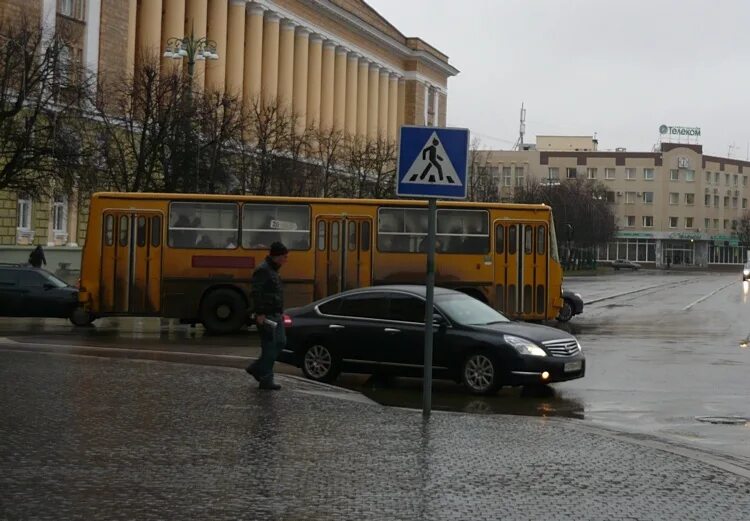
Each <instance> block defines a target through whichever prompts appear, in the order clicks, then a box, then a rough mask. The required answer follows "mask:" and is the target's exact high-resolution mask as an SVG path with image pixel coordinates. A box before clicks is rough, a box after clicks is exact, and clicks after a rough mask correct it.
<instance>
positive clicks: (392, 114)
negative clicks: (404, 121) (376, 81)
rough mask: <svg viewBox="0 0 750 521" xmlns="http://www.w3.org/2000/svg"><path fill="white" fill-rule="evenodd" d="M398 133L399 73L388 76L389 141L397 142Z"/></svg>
mask: <svg viewBox="0 0 750 521" xmlns="http://www.w3.org/2000/svg"><path fill="white" fill-rule="evenodd" d="M397 133H398V75H397V74H391V75H390V76H389V77H388V141H390V142H391V143H393V142H395V141H396V139H397V137H396V134H397Z"/></svg>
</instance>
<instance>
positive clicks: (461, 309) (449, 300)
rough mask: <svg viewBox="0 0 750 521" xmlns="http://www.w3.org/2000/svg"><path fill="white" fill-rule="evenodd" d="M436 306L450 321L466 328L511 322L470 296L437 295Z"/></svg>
mask: <svg viewBox="0 0 750 521" xmlns="http://www.w3.org/2000/svg"><path fill="white" fill-rule="evenodd" d="M435 304H436V305H437V306H438V308H440V310H441V311H442V312H443V313H445V314H446V315H447V316H448V318H449V319H450V320H452V321H453V322H456V323H458V324H463V325H465V326H484V325H488V324H496V323H499V322H510V320H509V319H508V318H507V317H506V316H505V315H503V314H502V313H500V312H498V311H495V310H494V309H492V308H491V307H489V306H488V305H487V304H485V303H484V302H481V301H479V300H477V299H475V298H473V297H470V296H468V295H463V294H456V293H452V294H446V295H435Z"/></svg>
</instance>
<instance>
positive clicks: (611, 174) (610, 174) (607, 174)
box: [604, 168, 615, 179]
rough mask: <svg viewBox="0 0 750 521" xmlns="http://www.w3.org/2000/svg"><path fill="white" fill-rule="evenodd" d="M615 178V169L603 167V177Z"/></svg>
mask: <svg viewBox="0 0 750 521" xmlns="http://www.w3.org/2000/svg"><path fill="white" fill-rule="evenodd" d="M614 178H615V169H614V168H605V169H604V179H614Z"/></svg>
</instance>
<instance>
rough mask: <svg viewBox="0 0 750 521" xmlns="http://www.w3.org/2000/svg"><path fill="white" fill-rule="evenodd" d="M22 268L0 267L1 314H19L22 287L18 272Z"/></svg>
mask: <svg viewBox="0 0 750 521" xmlns="http://www.w3.org/2000/svg"><path fill="white" fill-rule="evenodd" d="M19 271H20V270H17V269H8V268H0V316H2V317H14V316H18V312H19V306H20V300H21V298H20V292H21V290H20V288H19V287H18V277H17V276H16V274H17V273H18V272H19Z"/></svg>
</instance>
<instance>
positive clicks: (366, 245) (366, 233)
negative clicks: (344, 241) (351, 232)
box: [360, 221, 370, 251]
mask: <svg viewBox="0 0 750 521" xmlns="http://www.w3.org/2000/svg"><path fill="white" fill-rule="evenodd" d="M360 241H361V243H362V244H361V248H362V251H370V221H364V222H362V238H361V239H360Z"/></svg>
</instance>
